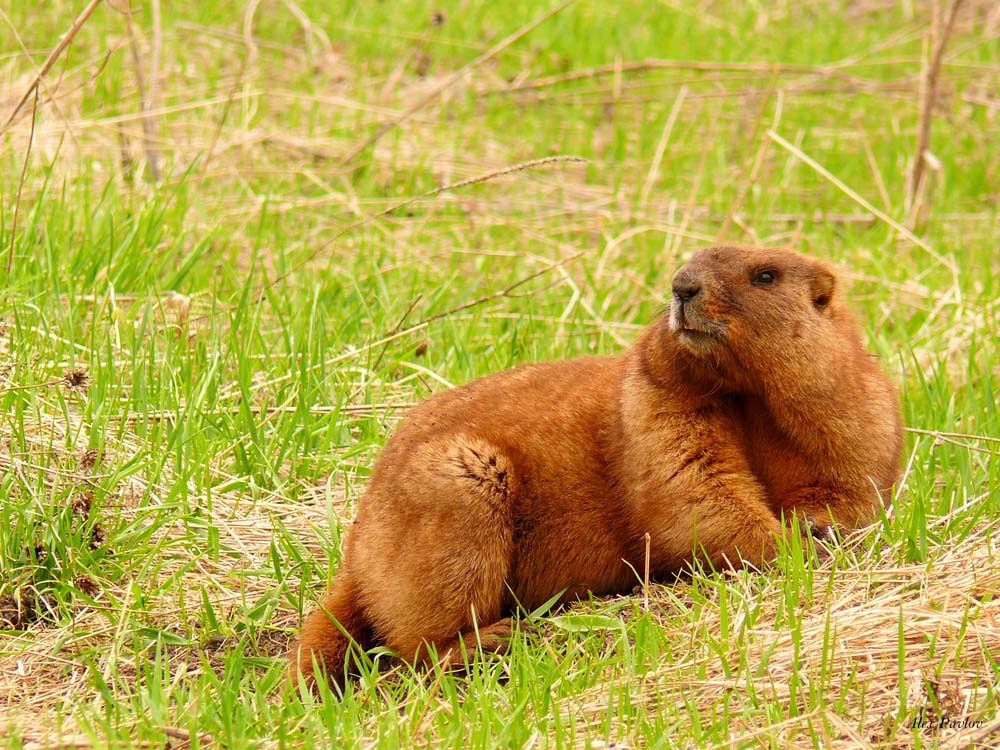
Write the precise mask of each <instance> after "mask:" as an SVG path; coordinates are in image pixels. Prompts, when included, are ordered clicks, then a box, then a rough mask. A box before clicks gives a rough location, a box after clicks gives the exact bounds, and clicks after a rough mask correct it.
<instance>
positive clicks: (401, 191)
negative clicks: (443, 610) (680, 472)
mask: <svg viewBox="0 0 1000 750" xmlns="http://www.w3.org/2000/svg"><path fill="white" fill-rule="evenodd" d="M85 5H86V3H85V2H84V0H77V1H76V2H73V3H71V2H67V1H66V0H50V2H46V3H27V2H23V3H20V2H14V3H4V4H2V5H0V10H2V13H0V128H2V131H0V161H2V169H0V269H2V273H3V274H4V277H5V283H4V285H3V294H2V298H0V437H2V443H0V737H2V738H3V746H6V747H11V748H71V747H72V748H76V747H89V746H97V747H172V748H183V747H192V748H195V747H209V746H211V747H234V748H246V747H258V746H259V747H286V746H292V747H312V746H318V747H375V746H378V747H400V748H408V747H413V746H430V747H435V748H494V747H519V748H565V747H586V748H611V747H615V748H638V747H649V748H653V747H674V746H679V747H737V748H757V747H766V748H789V747H811V748H831V747H865V746H872V747H911V746H912V747H942V748H952V747H954V748H958V747H968V746H982V747H987V746H992V745H993V743H995V742H996V741H997V738H998V737H1000V724H998V720H1000V711H998V706H997V701H998V697H1000V669H998V666H997V659H998V658H1000V598H998V594H1000V551H998V549H997V543H996V542H995V541H994V538H993V534H994V532H995V531H996V530H997V523H996V518H997V516H998V514H1000V458H998V456H1000V409H998V405H997V401H998V380H1000V352H998V350H997V344H996V335H997V333H996V332H997V330H998V329H1000V214H998V211H997V205H998V203H1000V10H998V9H997V6H996V4H995V3H993V2H991V1H990V0H968V1H967V2H964V3H963V4H962V5H961V7H960V8H959V11H958V13H957V16H956V17H955V19H954V23H953V24H952V25H949V23H948V16H949V7H950V6H949V5H948V3H947V2H945V0H941V2H940V3H927V2H923V1H922V0H899V1H898V2H895V1H888V2H883V1H882V0H858V1H857V2H848V1H847V0H822V1H819V0H817V1H812V0H810V1H807V2H804V3H803V2H785V1H783V0H782V1H780V2H761V3H757V2H753V3H737V2H730V3H726V2H716V1H714V0H700V1H699V2H698V3H685V2H680V1H676V2H675V1H674V0H662V1H661V2H654V1H653V0H646V1H644V2H631V1H628V2H622V3H606V2H597V1H596V0H578V1H577V2H573V3H570V4H569V5H568V6H566V7H561V6H558V5H557V4H555V3H554V2H553V3H548V2H537V1H536V2H525V1H524V0H510V1H509V2H506V3H474V2H454V1H453V0H448V1H445V0H442V2H440V3H429V2H423V1H422V0H400V1H399V2H395V3H383V2H346V1H345V2H343V3H326V2H320V1H319V0H296V2H292V0H264V1H263V2H257V1H256V0H252V1H251V2H249V3H246V2H241V3H227V2H222V1H221V0H203V1H202V2H175V3H163V4H162V5H163V7H162V17H161V14H160V12H159V4H158V3H135V4H134V5H135V8H134V10H133V13H132V15H131V16H129V15H128V14H127V13H126V12H125V9H126V8H127V2H126V0H115V2H110V0H109V2H106V3H103V4H100V5H99V7H97V9H96V10H95V11H94V13H93V14H92V15H91V16H89V17H88V18H87V19H86V20H84V21H83V23H82V25H77V26H76V27H74V18H75V17H76V16H77V13H79V12H80V11H81V10H82V9H83V8H84V6H85ZM939 6H940V7H939ZM935 12H937V13H938V16H937V18H938V20H936V21H935V20H934V19H935ZM546 15H548V17H547V18H546V17H545V16H546ZM535 21H539V23H537V24H535V23H534V22H535ZM71 29H72V30H73V31H72V32H71ZM519 31H520V32H523V33H520V34H519V35H518V32H519ZM67 33H71V35H72V38H71V43H70V44H69V45H68V47H67V48H66V49H65V50H64V51H63V52H62V53H61V54H60V55H59V57H58V59H57V60H56V61H55V62H54V64H53V65H51V66H50V67H49V68H48V70H47V71H45V72H44V75H42V76H41V85H40V86H39V87H38V88H37V97H36V96H35V95H34V94H32V93H30V92H31V91H32V89H31V85H32V82H33V81H34V80H35V79H36V76H37V75H38V74H39V72H40V71H42V68H43V66H44V65H45V63H46V60H47V58H48V56H49V54H50V52H52V51H53V50H54V49H55V48H56V45H57V44H58V43H59V41H60V38H62V37H63V35H64V34H67ZM512 35H516V36H514V38H511V37H512ZM945 41H946V42H947V45H946V47H945V48H944V53H943V56H942V57H941V65H940V67H939V69H938V74H937V76H934V75H932V74H931V73H932V71H933V70H934V69H935V66H934V64H933V61H934V59H935V54H934V53H935V50H936V49H937V48H938V47H939V46H942V45H943V43H944V42H945ZM463 66H464V67H463ZM935 77H936V85H929V81H932V79H934V78H935ZM26 92H29V93H28V95H27V98H26V100H25V102H24V104H23V106H22V107H21V108H20V110H19V111H18V112H17V114H16V115H15V116H13V117H12V115H13V114H14V113H15V108H16V107H17V105H18V102H19V101H20V100H21V99H22V97H24V96H25V93H26ZM931 94H934V96H931ZM931 99H933V103H932V106H928V102H929V101H931ZM923 124H926V125H927V126H929V131H928V132H929V140H928V141H927V142H926V150H925V152H924V154H925V156H924V160H923V163H924V165H925V168H924V170H923V171H924V177H923V178H922V179H921V180H920V181H919V185H918V186H917V187H916V188H915V187H914V186H913V182H914V181H913V179H912V175H913V165H914V160H915V158H916V157H917V155H918V153H919V148H920V147H919V146H918V142H919V140H920V138H919V133H920V132H921V128H922V125H923ZM569 157H575V159H571V158H569ZM540 160H541V161H540ZM584 160H585V161H584ZM512 168H513V169H512ZM459 183H465V184H459ZM449 186H450V187H449ZM720 239H726V240H731V241H740V242H754V243H762V244H781V245H791V246H794V247H797V248H799V249H800V250H802V251H805V252H808V253H812V254H815V255H817V256H821V257H824V258H827V259H829V260H831V261H833V262H834V263H836V264H838V265H839V266H840V267H841V268H842V269H843V273H844V275H845V277H846V278H848V279H849V280H850V282H851V292H850V293H851V296H852V298H853V299H854V301H855V304H856V307H857V309H858V312H859V315H860V317H861V318H862V319H863V321H864V324H865V329H866V332H867V334H868V336H869V339H870V342H871V345H872V347H873V349H874V350H876V351H877V352H878V353H879V354H880V355H881V357H882V359H883V361H884V362H885V364H886V367H887V368H888V369H889V371H890V372H891V374H892V376H893V378H894V379H895V380H896V381H897V382H898V383H899V384H900V386H901V391H902V395H903V402H904V408H905V416H906V420H907V424H908V425H909V426H910V428H911V433H910V434H909V436H908V441H907V450H906V455H905V466H906V470H905V478H904V481H903V482H902V486H901V487H900V488H899V493H898V498H897V501H896V503H895V505H894V508H893V512H892V513H891V515H889V516H887V517H886V518H885V519H883V521H882V522H880V523H878V524H876V525H875V526H874V527H873V528H871V529H870V530H869V531H868V532H867V533H863V534H861V535H859V536H858V538H856V539H852V540H850V541H849V542H848V543H847V544H845V546H844V548H843V550H842V551H840V552H838V554H837V555H836V558H835V559H834V560H833V561H832V562H826V563H824V564H819V563H811V562H807V563H805V564H804V563H803V562H802V556H801V555H798V554H794V551H793V553H792V554H789V555H787V556H786V557H783V558H782V559H781V561H780V562H779V564H778V566H777V568H776V569H775V570H772V571H769V572H767V573H766V574H750V573H746V572H744V573H739V574H730V575H713V574H709V573H705V574H703V575H696V576H694V577H693V578H692V579H691V580H690V581H686V582H684V583H679V584H677V585H674V586H654V587H651V588H650V589H649V590H648V591H645V592H640V593H638V594H637V595H635V596H631V597H618V598H613V599H604V600H595V601H591V602H585V603H581V604H579V605H577V606H574V607H572V608H569V609H566V610H562V611H558V612H554V613H553V612H545V613H538V618H537V620H536V622H535V625H536V632H534V633H530V634H529V633H520V634H518V636H517V637H516V639H515V640H514V642H513V644H512V650H511V653H510V654H509V655H508V656H507V657H504V658H503V659H500V660H488V661H486V662H484V663H481V664H479V665H477V666H476V667H475V668H473V670H472V671H471V674H470V675H469V676H468V677H467V678H460V677H456V676H454V675H446V674H434V673H431V674H426V675H421V674H414V673H412V672H411V671H409V670H407V669H406V668H402V667H396V668H394V669H391V670H388V671H384V672H382V673H377V672H375V671H372V673H371V674H369V675H366V676H365V677H364V678H363V679H362V680H361V681H360V682H359V683H358V684H357V685H356V686H355V687H354V688H353V689H352V690H351V691H349V692H348V694H347V696H346V697H345V699H344V700H343V701H337V700H334V699H332V698H329V696H327V698H328V699H326V700H314V699H312V698H308V697H307V698H302V697H300V696H298V695H296V694H294V691H292V690H291V689H289V687H288V685H287V683H286V680H285V662H284V652H285V650H286V648H287V646H288V644H289V640H290V638H291V637H292V636H293V635H294V633H295V631H296V628H297V626H298V624H299V622H300V618H301V616H302V614H303V612H305V611H308V610H309V609H310V608H311V607H312V606H313V604H314V602H315V601H316V599H317V597H318V596H319V594H320V593H321V591H322V590H323V588H324V587H325V585H326V583H327V582H328V581H329V579H330V577H331V575H332V574H333V572H334V571H335V570H336V568H337V565H338V561H339V555H340V540H341V535H342V533H343V530H344V529H345V528H346V525H347V524H348V522H349V519H350V518H351V517H352V514H353V511H354V506H355V503H356V502H357V499H358V497H359V495H360V493H361V492H362V491H363V487H364V483H365V479H366V476H367V475H368V472H369V471H370V468H371V466H372V463H373V460H374V458H375V456H376V455H377V453H378V451H379V449H380V448H381V446H382V445H383V444H384V443H385V440H386V438H387V437H388V435H389V434H390V433H391V431H392V429H393V427H394V425H396V424H397V423H398V421H399V420H400V419H401V418H402V417H403V416H404V415H405V413H406V409H407V407H408V406H409V405H410V404H412V403H414V402H416V401H419V400H420V399H422V398H424V397H426V396H427V395H428V394H431V393H434V392H437V391H440V390H442V389H445V388H448V387H451V386H452V385H455V384H460V383H464V382H466V381H468V380H470V379H471V378H474V377H476V376H479V375H482V374H484V373H488V372H493V371H495V370H499V369H502V368H506V367H510V366H513V365H515V364H518V363H522V362H530V361H536V360H545V359H555V358H565V357H571V356H574V355H578V354H582V353H587V352H605V353H607V352H615V351H618V350H620V349H621V348H622V347H623V346H625V345H627V344H628V342H629V341H631V340H632V339H633V338H634V336H635V334H636V331H637V330H638V329H639V328H641V326H642V325H643V324H645V323H646V322H648V321H650V320H651V319H652V318H653V317H654V316H655V315H656V314H657V313H658V311H659V310H660V309H662V306H663V304H664V299H665V296H666V290H667V289H668V288H669V280H670V277H671V275H672V273H673V272H674V270H675V269H676V268H677V267H678V265H679V264H680V263H681V262H682V261H683V259H684V258H685V257H686V255H687V254H689V253H690V252H691V251H692V250H694V249H696V248H698V247H702V246H705V245H707V244H711V243H713V242H715V241H717V240H720ZM374 658H375V661H376V663H385V662H386V659H387V655H385V654H375V655H374ZM942 715H943V716H945V717H946V718H948V719H951V720H953V721H961V720H968V721H970V722H973V723H974V724H975V725H974V726H972V727H966V728H964V729H962V728H958V727H956V726H954V725H948V726H944V727H942V726H939V723H940V717H941V716H942ZM921 719H924V723H925V726H920V721H921ZM915 720H916V723H917V725H918V726H916V727H914V722H915Z"/></svg>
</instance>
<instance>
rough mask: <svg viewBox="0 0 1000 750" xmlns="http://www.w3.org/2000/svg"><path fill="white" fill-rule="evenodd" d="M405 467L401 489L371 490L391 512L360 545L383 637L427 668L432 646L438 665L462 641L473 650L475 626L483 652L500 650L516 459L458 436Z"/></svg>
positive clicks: (368, 599)
mask: <svg viewBox="0 0 1000 750" xmlns="http://www.w3.org/2000/svg"><path fill="white" fill-rule="evenodd" d="M408 470H409V471H408V472H407V473H406V476H405V484H404V483H403V480H402V479H394V480H393V481H392V482H388V483H379V484H377V486H373V487H372V489H371V490H370V491H371V492H373V493H375V494H376V496H377V498H376V497H373V498H370V499H371V500H376V499H377V500H378V502H379V505H383V503H384V511H385V512H383V513H380V514H379V519H378V520H377V521H373V524H374V523H377V525H378V526H379V527H380V528H378V529H377V530H376V529H373V528H370V527H366V528H364V529H363V531H364V534H363V536H361V537H359V539H358V540H357V543H356V544H355V546H354V552H355V558H356V559H354V560H352V564H355V563H356V568H355V569H356V570H359V571H360V570H363V571H365V572H366V575H365V578H364V591H363V594H362V598H363V600H364V602H365V609H366V611H367V612H368V614H369V616H370V617H371V621H372V623H373V625H374V626H375V629H376V631H377V632H378V634H379V636H380V640H382V641H383V642H384V643H385V645H387V646H388V647H389V648H391V649H393V650H394V651H396V652H397V653H399V655H400V656H401V657H402V658H403V659H405V660H407V661H414V660H416V661H422V662H425V663H426V662H427V661H428V660H429V653H430V649H429V648H428V646H434V650H435V651H436V652H437V654H438V658H439V659H440V658H444V657H445V655H448V656H447V657H446V659H447V660H450V661H452V662H455V660H461V659H462V655H461V654H462V648H461V644H460V641H461V642H464V644H465V645H466V648H467V650H469V647H470V646H471V648H472V649H474V648H475V646H476V644H477V640H476V639H477V635H476V628H477V627H478V628H479V631H478V633H479V634H478V638H479V639H480V640H481V641H482V647H483V649H484V650H487V651H489V650H493V651H496V650H501V649H502V648H503V645H502V644H501V640H502V638H500V636H507V635H509V624H508V625H507V626H506V630H505V631H504V627H505V626H504V625H503V624H502V623H498V621H499V620H501V618H502V617H503V615H504V614H505V613H504V608H505V606H506V604H507V602H508V600H509V592H508V575H509V573H510V569H511V563H512V559H513V520H512V517H511V494H512V493H513V492H514V491H515V490H516V477H515V471H514V466H513V462H512V461H511V460H510V459H509V457H507V456H506V455H504V453H503V452H502V451H500V450H499V449H498V448H497V447H496V446H494V445H492V444H491V443H489V442H487V441H486V440H483V439H480V438H477V437H473V436H465V435H458V436H455V435H452V436H449V437H448V438H446V439H444V440H437V441H434V442H432V443H429V444H425V445H423V446H421V447H420V448H418V449H417V450H416V451H415V452H414V455H413V456H412V457H411V458H410V461H409V462H408ZM390 493H391V494H390ZM402 518H405V519H407V520H406V528H405V529H401V528H399V524H400V523H401V519H402ZM359 530H361V529H359ZM371 532H374V533H371ZM393 539H395V543H393ZM400 539H402V540H403V544H399V540H400ZM362 540H363V541H362ZM495 624H496V626H497V627H494V625H495ZM500 631H504V632H500Z"/></svg>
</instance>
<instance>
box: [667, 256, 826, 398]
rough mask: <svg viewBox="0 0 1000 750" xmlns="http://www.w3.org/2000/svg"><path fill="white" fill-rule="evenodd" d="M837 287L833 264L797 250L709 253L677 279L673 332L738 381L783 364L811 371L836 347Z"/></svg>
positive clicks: (696, 258)
mask: <svg viewBox="0 0 1000 750" xmlns="http://www.w3.org/2000/svg"><path fill="white" fill-rule="evenodd" d="M836 286H837V278H836V276H835V275H834V272H833V271H832V269H831V268H830V266H828V265H827V264H825V263H823V262H822V261H819V260H816V259H813V258H808V257H806V256H804V255H800V254H798V253H796V252H793V251H792V250H784V249H771V248H752V247H712V248H707V249H705V250H701V251H699V252H698V253H696V254H695V255H694V257H693V258H691V260H690V261H689V262H688V263H687V264H686V265H685V266H684V267H683V268H681V269H680V270H679V271H678V272H677V274H676V275H675V276H674V280H673V285H672V292H673V293H672V299H671V304H670V317H669V325H670V332H671V334H672V335H673V337H674V338H675V339H676V341H677V343H678V344H679V345H680V348H681V350H682V351H685V352H687V353H689V354H691V355H692V356H693V357H694V358H696V359H698V360H703V361H704V362H705V363H707V364H710V365H711V366H712V368H713V369H714V370H716V371H717V372H718V373H719V374H720V375H724V376H728V378H727V379H729V380H731V381H733V382H734V383H737V382H745V381H746V380H747V378H748V377H749V379H750V380H753V379H754V375H756V374H766V373H770V372H772V371H773V370H774V368H775V366H776V364H778V363H788V364H795V363H799V364H801V365H802V366H803V368H806V367H809V365H808V364H807V362H808V361H817V356H818V355H819V354H820V352H818V351H817V347H829V346H836V343H835V341H836V339H837V338H838V333H837V331H836V330H835V328H837V326H835V324H834V318H835V317H836V316H837V314H838V310H839V304H838V301H837V300H836V299H835V296H834V295H835V290H836ZM820 358H821V357H820Z"/></svg>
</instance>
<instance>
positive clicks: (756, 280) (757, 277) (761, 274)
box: [753, 270, 778, 286]
mask: <svg viewBox="0 0 1000 750" xmlns="http://www.w3.org/2000/svg"><path fill="white" fill-rule="evenodd" d="M777 280H778V274H777V272H776V271H770V270H765V271H758V272H757V273H755V274H754V276H753V284H754V285H756V286H767V285H768V284H773V283H774V282H775V281H777Z"/></svg>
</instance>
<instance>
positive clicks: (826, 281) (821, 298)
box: [810, 268, 837, 310]
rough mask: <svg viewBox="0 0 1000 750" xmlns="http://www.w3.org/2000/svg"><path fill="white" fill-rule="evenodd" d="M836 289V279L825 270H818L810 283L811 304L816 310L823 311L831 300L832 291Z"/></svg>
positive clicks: (831, 273) (831, 272) (830, 272)
mask: <svg viewBox="0 0 1000 750" xmlns="http://www.w3.org/2000/svg"><path fill="white" fill-rule="evenodd" d="M836 287H837V277H836V276H834V274H833V271H830V270H829V269H827V268H818V269H816V272H815V273H814V274H813V277H812V280H811V281H810V291H811V293H812V302H813V304H814V305H815V306H816V309H818V310H825V309H826V308H827V307H829V305H830V301H831V300H832V299H833V290H834V289H835V288H836Z"/></svg>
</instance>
